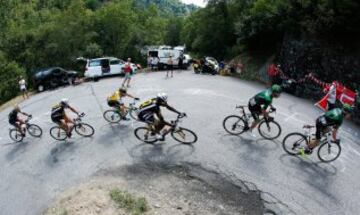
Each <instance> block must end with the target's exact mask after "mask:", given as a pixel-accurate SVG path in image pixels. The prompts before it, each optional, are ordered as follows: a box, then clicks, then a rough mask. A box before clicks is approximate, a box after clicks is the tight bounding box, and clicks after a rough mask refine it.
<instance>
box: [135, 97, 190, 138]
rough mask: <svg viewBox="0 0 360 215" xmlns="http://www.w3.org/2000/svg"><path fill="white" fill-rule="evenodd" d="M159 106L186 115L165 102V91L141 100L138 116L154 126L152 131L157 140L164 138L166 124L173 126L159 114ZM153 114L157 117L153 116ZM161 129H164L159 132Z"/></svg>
mask: <svg viewBox="0 0 360 215" xmlns="http://www.w3.org/2000/svg"><path fill="white" fill-rule="evenodd" d="M160 107H165V108H166V109H168V110H170V111H172V112H174V113H177V114H179V115H182V116H186V114H185V113H181V112H179V111H178V110H176V109H175V108H173V107H171V106H170V105H168V103H167V95H166V94H165V93H159V94H158V95H157V97H156V98H152V99H150V100H147V101H145V102H143V103H142V104H141V105H140V107H139V108H140V110H139V113H138V118H139V120H140V121H142V122H145V123H147V124H149V125H151V126H154V132H155V133H156V135H157V139H158V140H164V135H165V134H166V133H167V132H168V131H166V130H165V129H163V128H164V127H165V126H166V125H168V126H173V125H172V124H171V123H170V122H167V121H165V119H164V117H163V115H162V114H161V110H160ZM155 115H156V117H157V118H155ZM161 130H164V131H163V132H162V133H161Z"/></svg>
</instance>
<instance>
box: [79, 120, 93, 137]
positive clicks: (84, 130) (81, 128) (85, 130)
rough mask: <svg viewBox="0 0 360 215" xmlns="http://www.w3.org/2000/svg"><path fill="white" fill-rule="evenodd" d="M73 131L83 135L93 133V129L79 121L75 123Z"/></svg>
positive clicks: (89, 135) (86, 135)
mask: <svg viewBox="0 0 360 215" xmlns="http://www.w3.org/2000/svg"><path fill="white" fill-rule="evenodd" d="M75 131H76V133H78V134H79V135H80V136H83V137H91V136H92V135H93V134H94V133H95V129H94V128H93V127H92V126H91V125H89V124H86V123H79V124H77V125H75Z"/></svg>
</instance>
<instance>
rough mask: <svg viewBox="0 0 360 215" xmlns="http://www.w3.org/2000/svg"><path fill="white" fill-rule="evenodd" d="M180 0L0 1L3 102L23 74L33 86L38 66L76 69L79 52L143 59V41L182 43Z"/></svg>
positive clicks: (0, 97) (186, 8)
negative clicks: (32, 79)
mask: <svg viewBox="0 0 360 215" xmlns="http://www.w3.org/2000/svg"><path fill="white" fill-rule="evenodd" d="M193 10H196V7H195V6H194V5H185V4H182V3H180V1H178V0H156V1H148V0H134V1H133V0H111V1H110V0H32V1H23V0H7V1H1V4H0V29H1V31H0V82H1V85H0V104H1V103H4V102H5V101H7V100H8V99H10V98H12V97H13V96H15V95H17V93H18V87H17V81H18V77H19V75H25V76H26V77H27V78H28V80H29V83H30V84H31V77H32V74H33V73H34V72H35V71H36V70H38V69H39V68H44V67H50V66H62V67H65V68H74V67H75V66H76V65H75V59H76V58H77V57H79V56H84V57H99V56H103V55H107V56H116V57H120V58H127V57H132V58H133V59H134V60H135V61H141V60H143V58H142V56H140V52H139V51H140V49H141V48H142V47H143V46H144V45H150V44H151V45H160V44H170V45H177V44H179V43H180V30H181V29H182V28H181V27H182V20H183V18H184V15H186V14H189V13H190V12H191V11H193Z"/></svg>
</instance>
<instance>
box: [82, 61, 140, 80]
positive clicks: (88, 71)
mask: <svg viewBox="0 0 360 215" xmlns="http://www.w3.org/2000/svg"><path fill="white" fill-rule="evenodd" d="M124 67H125V61H123V60H121V59H118V58H115V57H103V58H96V59H88V60H87V63H86V67H85V74H84V76H85V77H86V78H99V77H104V76H109V75H118V74H124ZM131 68H132V69H133V73H136V72H137V66H136V65H135V64H133V63H132V64H131Z"/></svg>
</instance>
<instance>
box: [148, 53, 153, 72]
mask: <svg viewBox="0 0 360 215" xmlns="http://www.w3.org/2000/svg"><path fill="white" fill-rule="evenodd" d="M151 65H152V57H151V56H150V55H148V57H147V67H148V70H149V69H150V68H151Z"/></svg>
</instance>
